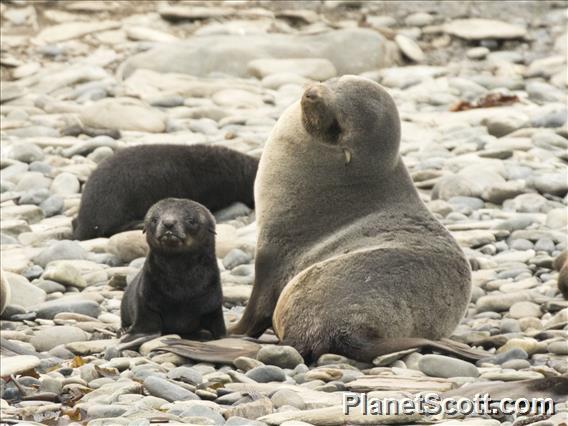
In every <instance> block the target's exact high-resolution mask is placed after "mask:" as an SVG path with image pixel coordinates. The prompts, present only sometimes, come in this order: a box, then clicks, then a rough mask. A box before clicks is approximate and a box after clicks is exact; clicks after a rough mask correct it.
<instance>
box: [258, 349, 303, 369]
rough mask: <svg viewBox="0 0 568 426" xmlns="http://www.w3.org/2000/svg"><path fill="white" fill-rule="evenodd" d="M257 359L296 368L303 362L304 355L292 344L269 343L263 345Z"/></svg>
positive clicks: (268, 363)
mask: <svg viewBox="0 0 568 426" xmlns="http://www.w3.org/2000/svg"><path fill="white" fill-rule="evenodd" d="M256 359H257V360H258V361H260V362H263V363H264V364H267V365H276V366H278V367H281V368H295V367H296V366H297V365H298V364H302V363H303V362H304V359H303V358H302V355H300V353H299V352H298V351H297V350H296V349H294V348H293V347H292V346H284V345H283V346H280V345H267V346H264V347H262V348H261V349H260V350H259V351H258V354H257V355H256Z"/></svg>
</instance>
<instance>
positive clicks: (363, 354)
mask: <svg viewBox="0 0 568 426" xmlns="http://www.w3.org/2000/svg"><path fill="white" fill-rule="evenodd" d="M420 348H424V349H430V350H432V349H434V350H437V351H440V352H445V353H447V354H449V355H454V356H456V357H458V358H461V359H464V360H466V361H478V360H480V359H483V358H487V357H489V356H491V354H490V353H489V352H485V351H480V350H477V349H472V348H470V347H469V346H467V345H465V344H463V343H459V342H455V341H453V340H450V339H442V340H430V339H424V338H421V337H402V338H397V339H395V338H393V339H379V340H376V341H374V342H369V343H361V344H353V345H350V352H351V356H352V357H354V358H356V359H360V360H363V361H372V360H373V359H374V358H376V357H378V356H382V355H387V354H390V353H394V352H400V351H404V350H407V349H420Z"/></svg>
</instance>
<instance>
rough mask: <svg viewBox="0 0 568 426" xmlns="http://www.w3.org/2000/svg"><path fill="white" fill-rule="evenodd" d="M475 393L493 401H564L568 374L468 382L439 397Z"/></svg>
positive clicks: (472, 396) (467, 396) (465, 396)
mask: <svg viewBox="0 0 568 426" xmlns="http://www.w3.org/2000/svg"><path fill="white" fill-rule="evenodd" d="M476 394H480V395H481V394H489V395H491V399H492V400H494V401H497V400H501V399H503V398H510V399H512V400H516V399H521V398H526V399H528V400H531V399H532V398H552V399H553V400H554V401H556V402H558V401H564V400H566V397H567V396H568V376H558V377H545V378H543V379H532V380H522V381H516V382H510V383H503V382H497V383H496V382H489V383H488V382H483V383H468V384H467V386H462V387H460V388H458V389H453V390H451V391H448V392H444V393H443V394H441V395H440V396H441V398H442V399H444V398H458V397H461V398H474V396H475V395H476Z"/></svg>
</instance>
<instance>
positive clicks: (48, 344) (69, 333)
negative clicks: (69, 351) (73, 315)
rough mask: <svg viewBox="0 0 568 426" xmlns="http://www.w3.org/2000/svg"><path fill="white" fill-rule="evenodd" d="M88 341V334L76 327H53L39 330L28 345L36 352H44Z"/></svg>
mask: <svg viewBox="0 0 568 426" xmlns="http://www.w3.org/2000/svg"><path fill="white" fill-rule="evenodd" d="M88 339H89V334H88V333H86V332H84V331H83V330H81V329H80V328H78V327H73V326H67V325H63V326H55V327H50V328H45V329H43V330H39V331H38V332H36V333H35V335H34V336H33V337H32V338H31V339H30V343H31V344H32V345H33V346H34V347H35V348H36V350H37V351H38V352H45V351H49V350H50V349H53V348H54V347H56V346H58V345H62V344H66V343H71V342H84V341H86V340H88Z"/></svg>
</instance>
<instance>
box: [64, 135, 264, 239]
mask: <svg viewBox="0 0 568 426" xmlns="http://www.w3.org/2000/svg"><path fill="white" fill-rule="evenodd" d="M257 169H258V159H256V158H254V157H251V156H250V155H246V154H243V153H240V152H238V151H234V150H232V149H228V148H225V147H220V146H209V145H141V146H134V147H131V148H126V149H123V150H120V151H118V152H117V153H116V154H115V155H113V156H112V157H110V158H109V159H107V160H105V161H103V162H102V163H101V164H100V165H99V166H98V167H97V168H96V169H95V171H94V172H93V173H92V175H91V176H90V177H89V179H88V181H87V183H86V184H85V187H84V189H83V195H82V198H81V205H80V207H79V214H78V216H77V218H75V219H74V220H73V236H74V238H75V239H77V240H87V239H91V238H98V237H109V236H111V235H112V234H115V233H117V232H121V231H126V230H128V229H133V228H140V227H141V225H142V221H143V220H144V215H145V214H146V212H147V211H148V209H149V208H150V206H152V205H153V204H154V203H156V202H158V201H159V200H161V199H163V198H168V197H174V198H187V199H190V200H194V201H197V202H198V203H201V204H203V205H204V206H205V207H207V208H208V209H209V210H211V211H216V210H219V209H221V208H224V207H227V206H229V205H231V204H232V203H234V202H237V201H241V202H243V203H244V204H246V205H247V206H249V207H251V208H254V197H253V192H254V180H255V177H256V171H257Z"/></svg>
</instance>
